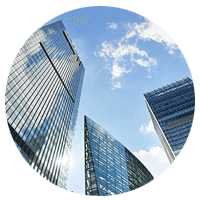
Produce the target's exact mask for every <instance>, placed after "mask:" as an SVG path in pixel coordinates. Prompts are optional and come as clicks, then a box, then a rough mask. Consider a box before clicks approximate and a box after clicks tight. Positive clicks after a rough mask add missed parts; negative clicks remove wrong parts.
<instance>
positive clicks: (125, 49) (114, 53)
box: [98, 41, 157, 79]
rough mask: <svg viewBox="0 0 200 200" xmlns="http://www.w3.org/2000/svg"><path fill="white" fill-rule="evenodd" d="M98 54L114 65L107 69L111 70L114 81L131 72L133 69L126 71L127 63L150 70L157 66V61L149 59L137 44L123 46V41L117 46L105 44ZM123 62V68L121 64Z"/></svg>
mask: <svg viewBox="0 0 200 200" xmlns="http://www.w3.org/2000/svg"><path fill="white" fill-rule="evenodd" d="M98 54H99V56H100V57H102V58H104V59H105V60H106V61H108V59H111V62H112V65H111V67H110V68H107V69H109V70H110V73H111V74H112V79H117V78H120V77H121V76H123V74H125V73H130V72H131V68H129V69H126V66H125V63H126V61H127V62H129V63H131V65H134V64H138V65H139V66H141V67H148V68H150V67H151V66H156V65H157V61H156V59H154V58H151V57H149V56H148V54H147V52H146V51H144V50H140V49H139V48H138V47H137V45H135V44H134V45H133V44H123V43H122V41H121V42H118V43H117V44H116V45H114V44H112V43H108V42H103V43H102V49H101V51H99V52H98ZM134 55H137V56H139V57H140V58H138V59H135V58H134ZM127 56H128V57H127ZM122 62H123V66H122V64H121V63H122Z"/></svg>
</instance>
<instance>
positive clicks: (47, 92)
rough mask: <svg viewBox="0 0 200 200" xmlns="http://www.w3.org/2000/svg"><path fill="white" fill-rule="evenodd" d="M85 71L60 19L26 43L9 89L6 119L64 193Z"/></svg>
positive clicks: (27, 154) (25, 152) (26, 152)
mask: <svg viewBox="0 0 200 200" xmlns="http://www.w3.org/2000/svg"><path fill="white" fill-rule="evenodd" d="M84 72H85V69H84V67H83V64H82V62H81V61H80V59H79V57H78V54H77V52H76V50H75V49H74V46H73V45H72V42H71V40H70V39H69V36H68V35H67V33H66V30H65V27H64V25H63V23H62V21H58V22H55V23H52V24H50V25H47V26H44V27H42V28H40V29H38V30H37V31H36V32H35V33H34V34H33V35H31V37H30V38H29V39H28V40H27V41H26V42H25V44H24V45H23V46H22V48H21V49H20V51H19V53H18V54H17V56H16V58H15V60H14V63H13V65H12V67H11V70H10V73H9V76H8V80H7V86H6V94H5V106H6V117H7V122H8V126H9V128H10V131H11V134H12V137H13V139H14V141H15V144H16V146H17V148H18V149H19V151H20V152H21V154H22V156H23V157H24V158H25V159H26V161H27V162H28V163H29V164H30V165H31V166H32V167H33V168H34V169H35V170H36V171H37V172H38V173H40V175H42V176H43V177H45V178H46V179H47V180H49V181H50V182H52V183H54V184H56V185H59V186H60V187H62V188H65V189H66V187H67V185H66V180H67V172H68V169H69V162H70V155H71V148H72V137H73V135H74V129H75V123H76V118H77V112H78V107H79V101H80V95H81V89H82V83H83V77H84Z"/></svg>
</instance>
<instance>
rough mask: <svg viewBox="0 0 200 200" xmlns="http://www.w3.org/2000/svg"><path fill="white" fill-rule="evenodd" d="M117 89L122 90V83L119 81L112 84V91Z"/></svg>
mask: <svg viewBox="0 0 200 200" xmlns="http://www.w3.org/2000/svg"><path fill="white" fill-rule="evenodd" d="M117 88H121V82H119V81H117V82H116V83H114V82H112V87H111V89H112V90H115V89H117Z"/></svg>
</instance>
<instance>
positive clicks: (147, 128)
mask: <svg viewBox="0 0 200 200" xmlns="http://www.w3.org/2000/svg"><path fill="white" fill-rule="evenodd" d="M139 130H140V132H141V133H155V130H154V126H153V122H152V121H149V123H148V124H147V125H144V124H142V125H141V126H140V129H139Z"/></svg>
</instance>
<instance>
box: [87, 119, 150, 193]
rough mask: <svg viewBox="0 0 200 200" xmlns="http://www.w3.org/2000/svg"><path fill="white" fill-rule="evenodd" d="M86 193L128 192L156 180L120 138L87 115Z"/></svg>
mask: <svg viewBox="0 0 200 200" xmlns="http://www.w3.org/2000/svg"><path fill="white" fill-rule="evenodd" d="M84 138H85V194H86V195H95V196H107V195H113V194H120V193H123V192H128V191H131V190H134V189H136V188H139V187H141V186H143V185H144V184H146V183H148V182H150V181H151V180H153V176H152V175H151V173H150V172H149V171H148V170H147V168H146V167H145V166H144V165H143V164H142V163H141V162H140V161H139V160H138V159H137V158H136V157H135V156H134V155H133V154H132V153H131V152H130V151H129V150H128V149H127V148H126V147H125V146H123V145H122V144H121V143H120V142H119V141H117V140H116V139H115V138H114V137H113V136H112V135H110V134H109V133H108V132H107V131H106V130H104V129H103V128H102V127H100V126H99V125H98V124H96V123H95V122H94V121H92V120H91V119H89V118H88V117H86V116H85V117H84Z"/></svg>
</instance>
